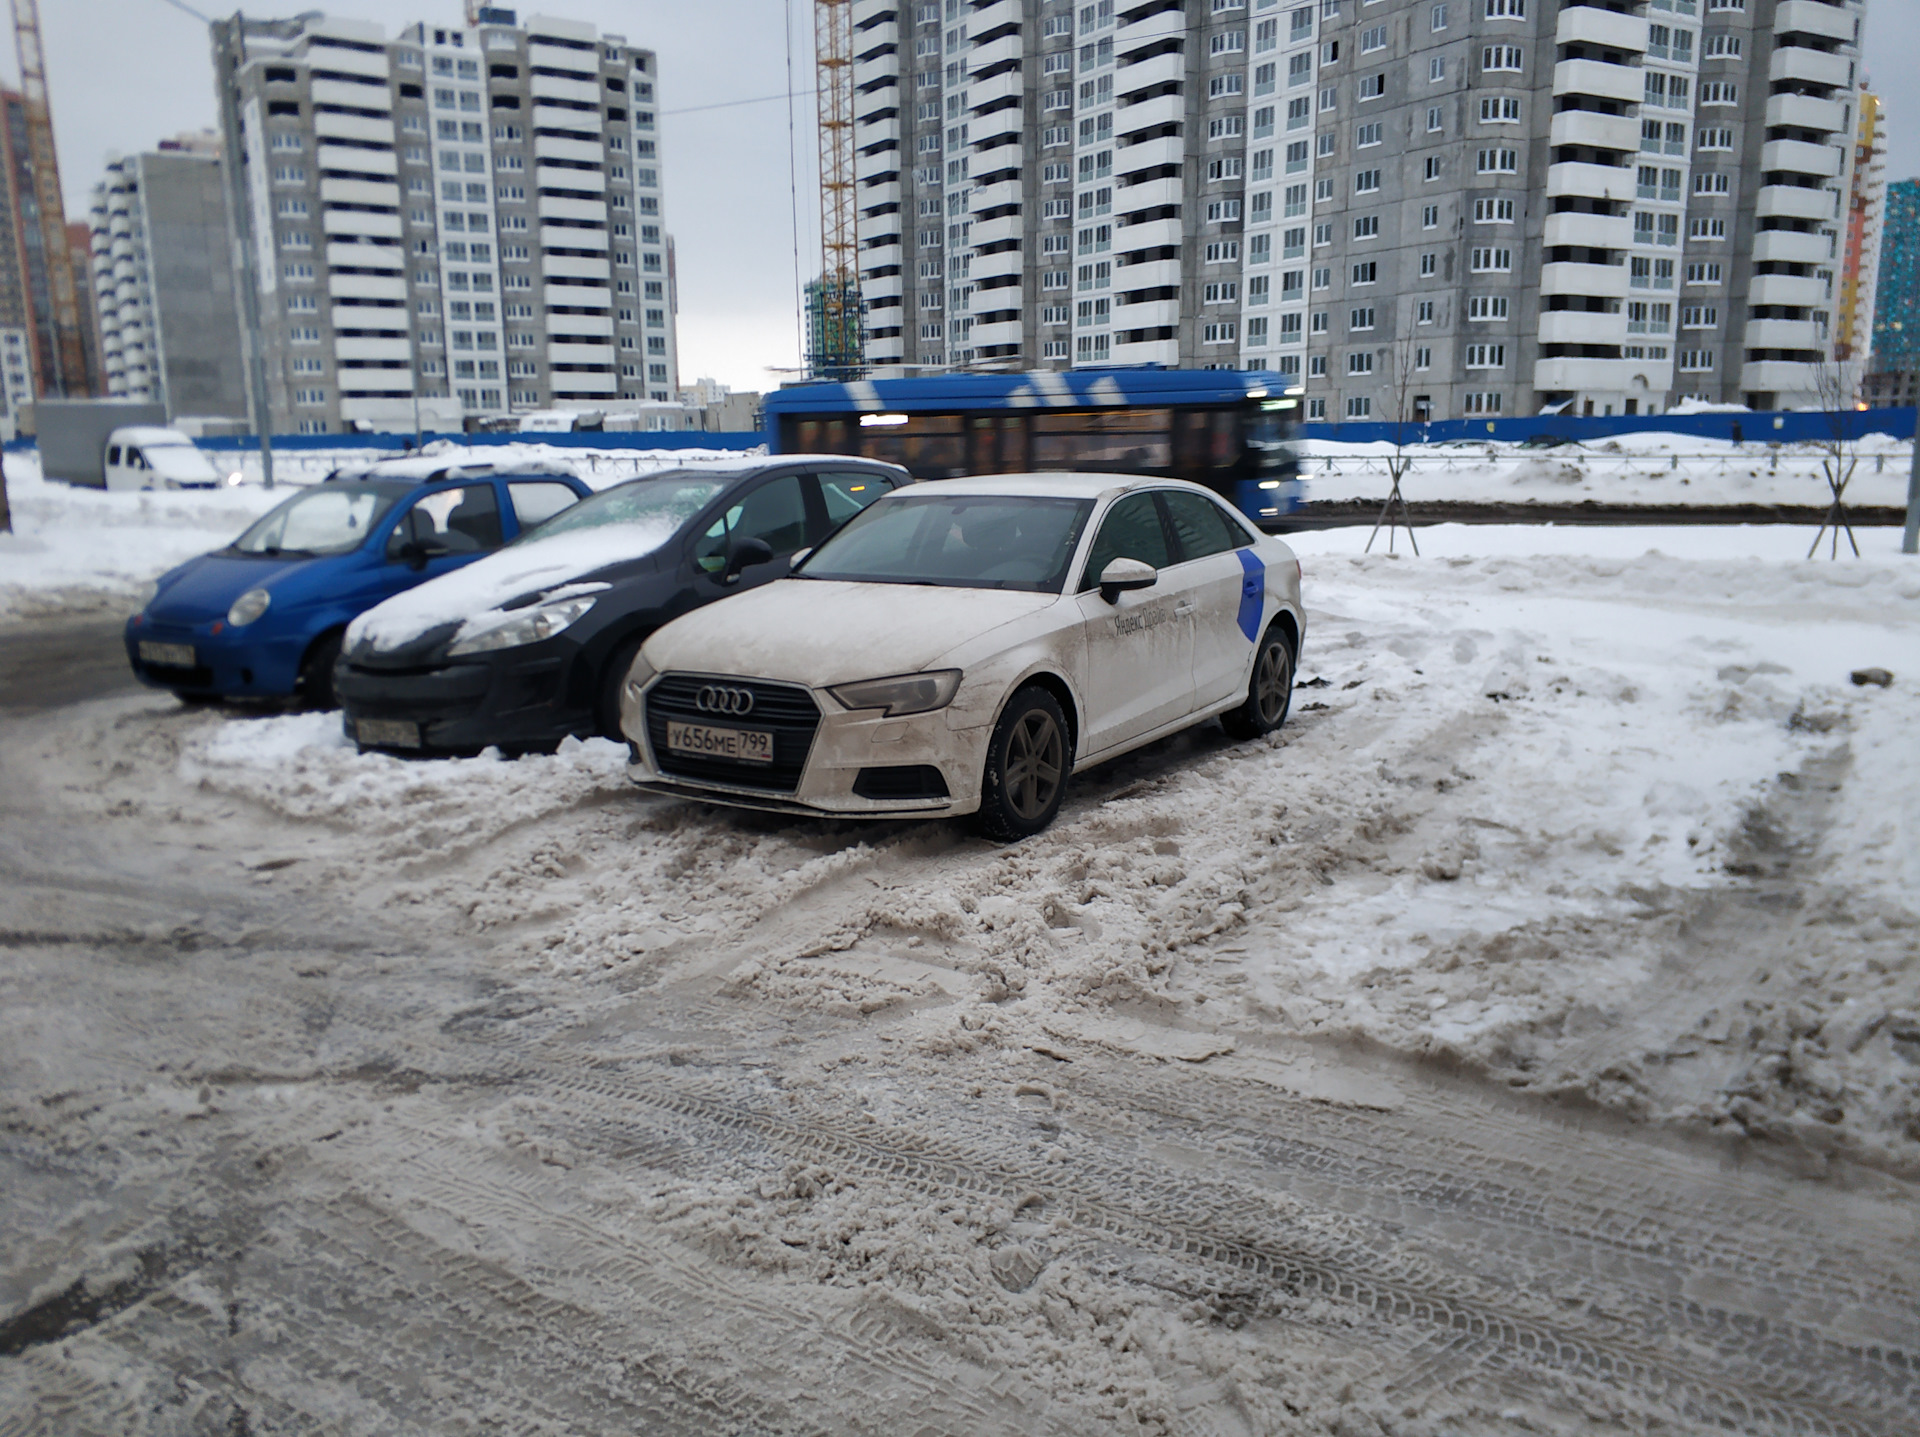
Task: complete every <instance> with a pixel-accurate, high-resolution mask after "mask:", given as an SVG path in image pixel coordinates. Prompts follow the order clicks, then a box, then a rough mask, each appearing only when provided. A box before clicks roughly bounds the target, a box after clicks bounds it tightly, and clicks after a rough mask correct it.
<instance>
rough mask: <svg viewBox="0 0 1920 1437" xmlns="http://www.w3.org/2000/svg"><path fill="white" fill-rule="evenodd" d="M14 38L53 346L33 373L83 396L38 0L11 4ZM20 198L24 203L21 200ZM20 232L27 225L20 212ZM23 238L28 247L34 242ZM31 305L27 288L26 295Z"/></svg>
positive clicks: (75, 298) (47, 390) (43, 382)
mask: <svg viewBox="0 0 1920 1437" xmlns="http://www.w3.org/2000/svg"><path fill="white" fill-rule="evenodd" d="M13 35H14V40H15V42H16V44H17V45H18V47H19V51H20V93H21V96H22V97H23V99H24V100H25V107H24V108H25V110H26V119H27V159H28V162H29V163H30V164H31V165H32V167H33V194H32V203H33V208H34V210H35V215H34V217H33V218H34V220H35V221H37V223H35V224H34V226H33V227H34V228H36V229H37V230H38V231H39V236H38V238H39V243H40V245H41V248H42V250H43V252H44V262H45V265H46V272H47V294H48V299H49V301H50V303H51V308H52V313H51V314H49V315H47V316H46V318H47V319H48V320H49V321H51V323H50V329H51V331H52V332H51V336H50V338H51V340H52V343H51V344H50V345H49V346H48V347H47V350H46V351H45V352H43V353H42V354H41V356H40V360H39V364H38V365H37V367H38V368H39V369H41V370H42V373H40V374H39V375H38V379H39V389H40V392H41V394H43V395H52V396H68V397H73V396H81V395H85V394H86V393H87V351H86V345H85V341H84V340H83V339H82V338H81V334H82V331H81V328H80V325H81V320H80V291H79V287H78V285H77V284H76V283H75V281H74V276H73V251H72V250H70V249H68V248H67V211H66V205H65V203H64V202H63V201H62V199H61V197H60V162H59V160H58V158H57V157H56V156H55V154H54V149H53V112H52V111H51V110H49V109H48V108H47V66H46V59H45V56H44V53H43V51H42V50H41V46H40V4H39V0H13ZM23 198H24V197H23ZM21 208H22V210H23V213H22V215H21V220H22V228H23V229H25V228H26V225H27V223H28V216H27V215H26V214H25V213H24V210H25V206H24V205H22V206H21ZM22 238H23V239H25V240H26V241H27V243H28V244H29V245H31V244H32V242H33V240H32V238H31V237H29V236H27V235H24V234H23V235H22ZM29 296H30V297H29V304H31V302H32V300H31V288H30V289H29Z"/></svg>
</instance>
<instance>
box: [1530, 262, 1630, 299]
mask: <svg viewBox="0 0 1920 1437" xmlns="http://www.w3.org/2000/svg"><path fill="white" fill-rule="evenodd" d="M1540 293H1541V294H1542V295H1543V296H1544V295H1550V294H1582V295H1592V296H1593V297H1595V298H1598V299H1625V298H1626V297H1627V267H1626V266H1625V265H1624V264H1570V263H1561V264H1543V265H1541V266H1540Z"/></svg>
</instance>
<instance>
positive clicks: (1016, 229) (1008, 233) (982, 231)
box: [973, 215, 1026, 245]
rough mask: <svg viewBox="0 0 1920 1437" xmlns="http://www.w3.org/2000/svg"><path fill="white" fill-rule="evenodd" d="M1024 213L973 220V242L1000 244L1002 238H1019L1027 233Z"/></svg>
mask: <svg viewBox="0 0 1920 1437" xmlns="http://www.w3.org/2000/svg"><path fill="white" fill-rule="evenodd" d="M1025 226H1026V217H1025V216H1024V215H1000V216H999V217H997V218H995V219H990V220H975V221H974V222H973V242H974V243H975V244H976V245H990V244H999V243H1000V242H1001V241H1002V240H1017V239H1019V238H1020V237H1021V235H1023V234H1024V233H1026V228H1025Z"/></svg>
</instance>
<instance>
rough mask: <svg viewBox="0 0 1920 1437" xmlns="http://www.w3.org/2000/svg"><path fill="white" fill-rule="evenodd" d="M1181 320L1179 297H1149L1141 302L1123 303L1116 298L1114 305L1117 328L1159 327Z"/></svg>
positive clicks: (1114, 320) (1114, 323)
mask: <svg viewBox="0 0 1920 1437" xmlns="http://www.w3.org/2000/svg"><path fill="white" fill-rule="evenodd" d="M1179 322H1180V301H1179V300H1177V299H1149V300H1143V301H1142V302H1140V303H1139V304H1121V303H1120V302H1119V301H1118V299H1117V298H1116V300H1115V302H1114V306H1113V327H1114V328H1115V329H1158V328H1159V327H1160V326H1162V325H1167V324H1178V323H1179Z"/></svg>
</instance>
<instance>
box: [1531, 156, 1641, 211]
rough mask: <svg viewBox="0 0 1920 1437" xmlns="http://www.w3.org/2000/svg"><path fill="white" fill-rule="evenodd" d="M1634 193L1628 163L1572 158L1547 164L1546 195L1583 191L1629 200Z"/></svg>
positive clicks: (1593, 195)
mask: <svg viewBox="0 0 1920 1437" xmlns="http://www.w3.org/2000/svg"><path fill="white" fill-rule="evenodd" d="M1633 193H1634V171H1633V167H1632V166H1631V165H1588V164H1579V163H1575V162H1571V161H1567V162H1563V163H1561V164H1557V165H1548V166H1547V197H1548V198H1549V199H1552V198H1555V197H1557V196H1561V195H1584V196H1585V197H1587V198H1588V199H1595V200H1609V201H1612V202H1614V203H1620V202H1623V201H1630V200H1632V199H1633Z"/></svg>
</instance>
